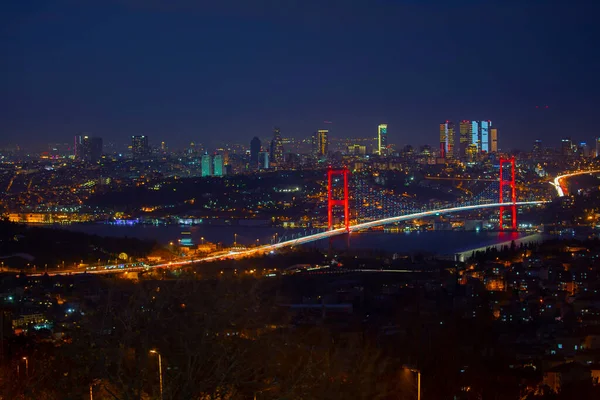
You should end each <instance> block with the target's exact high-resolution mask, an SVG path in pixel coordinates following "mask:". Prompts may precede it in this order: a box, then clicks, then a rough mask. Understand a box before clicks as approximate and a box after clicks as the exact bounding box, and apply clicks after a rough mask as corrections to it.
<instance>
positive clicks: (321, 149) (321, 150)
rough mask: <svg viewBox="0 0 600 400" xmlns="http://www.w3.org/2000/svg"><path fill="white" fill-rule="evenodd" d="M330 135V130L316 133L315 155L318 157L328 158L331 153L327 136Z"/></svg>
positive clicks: (320, 130)
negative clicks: (329, 152)
mask: <svg viewBox="0 0 600 400" xmlns="http://www.w3.org/2000/svg"><path fill="white" fill-rule="evenodd" d="M328 134H329V130H327V129H319V130H318V131H317V133H315V140H314V145H315V154H316V155H317V156H321V157H323V156H326V155H327V153H328V151H329V139H328V138H327V135H328Z"/></svg>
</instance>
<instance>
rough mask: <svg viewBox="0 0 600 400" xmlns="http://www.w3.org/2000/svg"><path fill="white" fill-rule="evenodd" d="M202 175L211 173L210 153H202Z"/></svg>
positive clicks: (210, 174)
mask: <svg viewBox="0 0 600 400" xmlns="http://www.w3.org/2000/svg"><path fill="white" fill-rule="evenodd" d="M201 164H202V177H206V176H212V175H213V163H212V157H211V156H210V154H204V155H203V156H202V162H201Z"/></svg>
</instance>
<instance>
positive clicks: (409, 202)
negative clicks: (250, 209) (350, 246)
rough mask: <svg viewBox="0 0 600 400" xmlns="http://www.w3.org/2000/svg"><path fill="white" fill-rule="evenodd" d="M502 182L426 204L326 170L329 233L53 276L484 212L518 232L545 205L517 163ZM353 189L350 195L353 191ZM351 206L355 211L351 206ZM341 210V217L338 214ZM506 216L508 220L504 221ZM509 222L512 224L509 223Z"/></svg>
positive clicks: (509, 161) (259, 249) (228, 254)
mask: <svg viewBox="0 0 600 400" xmlns="http://www.w3.org/2000/svg"><path fill="white" fill-rule="evenodd" d="M499 164H500V165H499V178H498V179H497V180H494V181H490V180H489V179H485V180H484V182H490V184H488V185H487V186H485V187H484V188H483V190H481V192H480V193H479V194H477V195H470V196H467V195H463V196H459V197H458V198H457V199H456V200H455V201H453V202H444V201H442V200H430V201H429V202H427V203H425V204H423V203H419V202H418V201H416V200H415V199H414V198H413V197H411V196H407V195H405V194H400V195H397V194H394V193H392V192H391V191H389V190H387V189H385V188H384V185H377V184H374V183H373V182H372V181H370V180H369V179H363V178H364V177H361V176H360V174H358V176H356V177H352V178H351V174H350V171H349V170H348V169H347V168H345V167H344V168H337V169H336V168H329V169H328V170H327V205H326V206H327V229H326V230H318V229H313V230H311V231H306V232H304V233H303V234H297V235H295V236H292V237H285V236H283V237H279V238H278V240H277V241H273V242H272V243H270V244H265V245H262V246H256V247H252V248H248V249H236V250H231V251H225V252H220V253H218V254H214V255H209V256H205V257H198V256H196V257H194V256H192V257H188V258H185V259H180V260H178V261H171V262H159V263H155V264H143V263H138V264H136V265H130V266H127V265H124V266H114V265H110V266H109V265H107V266H98V267H94V268H93V269H87V270H85V271H82V270H81V269H78V270H70V271H60V272H55V274H68V273H84V272H85V273H92V274H103V273H114V272H119V271H122V272H129V271H141V270H147V269H150V268H178V267H181V266H185V265H189V264H193V263H199V262H210V261H217V260H223V259H238V258H244V257H252V256H256V255H261V254H268V253H270V252H274V251H276V250H280V249H283V248H287V247H294V246H300V245H303V244H307V243H311V242H314V241H317V240H323V239H328V238H332V237H334V236H338V235H348V234H352V233H353V232H358V231H364V230H368V229H371V228H376V227H380V226H384V225H388V224H395V223H399V222H403V221H410V220H415V219H421V218H429V217H435V216H439V215H445V214H450V213H461V212H473V211H479V210H485V209H499V218H498V219H499V223H498V229H499V230H516V229H517V209H518V208H519V207H536V206H541V205H543V204H544V203H546V202H547V201H544V200H539V199H535V198H521V199H519V200H517V193H516V189H517V186H516V171H515V159H514V157H513V158H501V159H500V163H499ZM585 173H600V170H594V171H575V172H572V173H568V174H564V175H560V176H558V177H557V178H556V179H555V180H554V181H553V182H551V183H552V184H553V185H554V187H555V188H556V190H557V194H558V196H564V195H565V193H566V187H565V185H564V180H565V179H567V178H569V177H570V176H574V175H581V174H585ZM350 189H352V193H351V191H350ZM351 204H352V205H353V207H351ZM339 208H341V212H339V213H338V214H340V216H339V218H336V217H335V211H336V210H337V209H339ZM507 212H508V214H509V218H508V219H505V214H506V213H507ZM505 221H506V222H508V223H505Z"/></svg>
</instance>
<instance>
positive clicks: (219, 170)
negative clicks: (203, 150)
mask: <svg viewBox="0 0 600 400" xmlns="http://www.w3.org/2000/svg"><path fill="white" fill-rule="evenodd" d="M223 165H224V164H223V156H222V155H221V154H215V156H214V157H213V175H214V176H223V175H225V169H224V168H223Z"/></svg>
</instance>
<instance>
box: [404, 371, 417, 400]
mask: <svg viewBox="0 0 600 400" xmlns="http://www.w3.org/2000/svg"><path fill="white" fill-rule="evenodd" d="M403 368H405V369H407V370H409V371H410V372H414V373H416V374H417V400H421V370H420V369H417V368H414V367H409V366H406V365H404V366H403Z"/></svg>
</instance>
